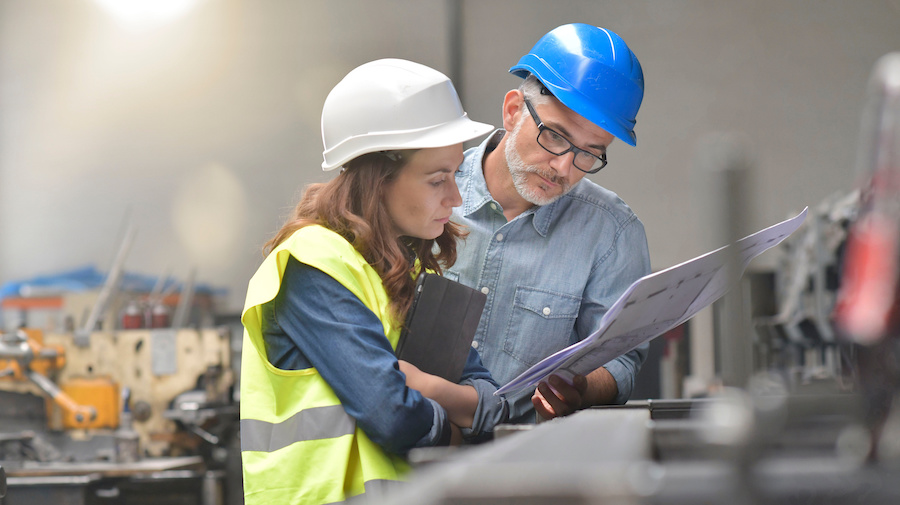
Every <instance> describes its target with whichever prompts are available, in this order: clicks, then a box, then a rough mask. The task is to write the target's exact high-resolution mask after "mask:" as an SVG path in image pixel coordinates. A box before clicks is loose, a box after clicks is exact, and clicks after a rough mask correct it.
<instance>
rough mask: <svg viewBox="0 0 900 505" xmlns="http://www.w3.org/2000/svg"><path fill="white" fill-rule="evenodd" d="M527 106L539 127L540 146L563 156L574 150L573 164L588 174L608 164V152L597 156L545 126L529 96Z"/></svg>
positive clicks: (538, 138) (538, 141)
mask: <svg viewBox="0 0 900 505" xmlns="http://www.w3.org/2000/svg"><path fill="white" fill-rule="evenodd" d="M525 106H526V107H528V112H529V113H530V114H531V119H534V123H535V124H536V125H537V127H538V136H537V143H538V145H539V146H541V147H543V148H544V150H545V151H547V152H548V153H550V154H554V155H556V156H562V155H563V154H566V153H567V152H569V151H572V152H573V153H575V158H574V160H573V161H572V164H573V165H575V168H577V169H578V170H581V171H582V172H584V173H587V174H596V173H597V172H599V171H600V170H602V169H603V167H605V166H606V153H603V154H601V155H600V156H596V155H594V154H591V153H589V152H587V151H585V150H584V149H579V148H577V147H575V146H574V145H573V144H572V143H571V142H569V139H567V138H565V137H563V136H562V135H560V134H559V133H557V131H556V130H554V129H552V128H548V127H546V126H544V122H543V121H541V118H540V117H538V115H537V112H535V110H534V106H533V105H531V102H530V101H528V99H527V98H526V99H525ZM585 167H587V168H585Z"/></svg>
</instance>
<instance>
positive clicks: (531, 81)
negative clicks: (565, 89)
mask: <svg viewBox="0 0 900 505" xmlns="http://www.w3.org/2000/svg"><path fill="white" fill-rule="evenodd" d="M542 89H544V85H543V84H542V83H541V81H540V79H538V78H537V77H535V76H534V74H528V77H526V78H525V80H523V81H522V84H520V85H519V91H521V92H522V94H523V95H525V98H526V99H527V100H528V101H529V102H531V103H532V104H533V105H543V104H546V103H549V102H550V97H551V96H553V95H552V94H550V92H549V91H548V92H547V94H542V93H541V90H542Z"/></svg>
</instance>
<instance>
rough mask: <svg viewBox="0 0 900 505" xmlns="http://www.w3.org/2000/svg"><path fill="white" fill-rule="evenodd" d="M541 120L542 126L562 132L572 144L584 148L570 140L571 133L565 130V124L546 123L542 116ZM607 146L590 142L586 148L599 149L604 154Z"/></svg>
mask: <svg viewBox="0 0 900 505" xmlns="http://www.w3.org/2000/svg"><path fill="white" fill-rule="evenodd" d="M541 121H543V123H544V126H546V127H548V128H550V129H552V130H558V131H559V132H560V133H562V134H563V135H565V136H566V139H567V140H568V141H569V142H570V143H571V144H572V145H573V146H575V147H578V148H580V149H582V150H584V148H582V147H581V146H577V145H575V142H572V134H571V133H569V130H566V127H565V126H563V125H561V124H558V123H553V124H550V123H548V122H547V121H544V118H541ZM607 147H608V146H604V145H600V144H591V145H589V146H587V148H588V149H593V150H595V151H600V153H601V154H606V148H607Z"/></svg>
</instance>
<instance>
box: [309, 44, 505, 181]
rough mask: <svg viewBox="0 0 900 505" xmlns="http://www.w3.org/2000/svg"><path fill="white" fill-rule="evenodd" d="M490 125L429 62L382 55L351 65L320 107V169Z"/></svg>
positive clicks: (461, 136)
mask: <svg viewBox="0 0 900 505" xmlns="http://www.w3.org/2000/svg"><path fill="white" fill-rule="evenodd" d="M492 129H493V126H491V125H488V124H485V123H478V122H476V121H472V120H471V119H469V118H468V117H467V116H466V112H465V111H464V110H463V108H462V104H461V103H460V102H459V96H457V94H456V89H455V88H454V87H453V83H451V82H450V79H449V78H447V76H446V75H444V74H442V73H440V72H438V71H437V70H434V69H433V68H430V67H427V66H425V65H420V64H418V63H413V62H411V61H406V60H400V59H393V58H388V59H382V60H376V61H372V62H369V63H365V64H363V65H360V66H359V67H356V68H355V69H353V70H351V71H350V73H349V74H347V75H346V76H345V77H344V78H343V79H342V80H341V82H339V83H337V85H336V86H335V87H334V89H332V90H331V93H329V94H328V98H326V99H325V106H324V107H323V108H322V142H323V143H324V144H325V151H323V152H322V156H323V157H324V161H323V162H322V170H326V171H327V170H333V169H334V168H336V167H339V166H342V165H343V164H344V163H347V162H348V161H350V160H352V159H354V158H356V157H358V156H361V155H363V154H366V153H372V152H378V151H389V150H399V149H421V148H427V147H444V146H449V145H453V144H459V143H462V142H465V141H467V140H471V139H473V138H475V137H478V136H481V135H484V134H485V133H488V132H489V131H491V130H492Z"/></svg>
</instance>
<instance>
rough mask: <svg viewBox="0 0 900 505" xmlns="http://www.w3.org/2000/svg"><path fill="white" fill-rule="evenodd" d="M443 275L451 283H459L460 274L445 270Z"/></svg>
mask: <svg viewBox="0 0 900 505" xmlns="http://www.w3.org/2000/svg"><path fill="white" fill-rule="evenodd" d="M442 275H443V276H444V277H446V278H448V279H450V280H451V281H454V282H459V272H454V271H453V270H444V272H443V273H442Z"/></svg>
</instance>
